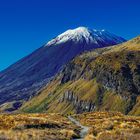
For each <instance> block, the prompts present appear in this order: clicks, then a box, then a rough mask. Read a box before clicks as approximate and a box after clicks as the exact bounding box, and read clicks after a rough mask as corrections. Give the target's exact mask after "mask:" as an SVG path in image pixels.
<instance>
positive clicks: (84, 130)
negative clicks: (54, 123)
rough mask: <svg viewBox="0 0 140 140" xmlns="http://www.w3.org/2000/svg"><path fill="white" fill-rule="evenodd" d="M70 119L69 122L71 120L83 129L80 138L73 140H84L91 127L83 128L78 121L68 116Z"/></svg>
mask: <svg viewBox="0 0 140 140" xmlns="http://www.w3.org/2000/svg"><path fill="white" fill-rule="evenodd" d="M68 118H69V120H70V121H71V122H73V123H74V124H75V125H77V126H79V127H81V131H80V138H76V139H73V140H84V138H85V136H86V135H87V133H88V130H89V127H86V126H83V125H82V124H81V123H80V122H79V121H77V120H76V119H74V118H73V117H71V116H68Z"/></svg>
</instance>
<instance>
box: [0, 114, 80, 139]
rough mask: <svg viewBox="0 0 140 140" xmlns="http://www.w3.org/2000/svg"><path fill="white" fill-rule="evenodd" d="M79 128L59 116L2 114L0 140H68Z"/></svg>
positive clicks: (75, 135)
mask: <svg viewBox="0 0 140 140" xmlns="http://www.w3.org/2000/svg"><path fill="white" fill-rule="evenodd" d="M78 130H79V128H78V127H77V126H75V125H74V124H72V123H71V122H70V121H69V120H68V119H67V118H66V117H63V116H61V115H59V114H15V115H10V114H2V115H0V139H2V140H56V139H57V140H64V139H65V140H70V139H72V138H73V137H78Z"/></svg>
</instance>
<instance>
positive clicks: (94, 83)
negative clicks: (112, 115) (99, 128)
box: [20, 37, 140, 115]
mask: <svg viewBox="0 0 140 140" xmlns="http://www.w3.org/2000/svg"><path fill="white" fill-rule="evenodd" d="M139 95H140V37H137V38H135V39H133V40H130V41H128V42H126V43H123V44H120V45H116V46H113V47H108V48H103V49H97V50H95V51H92V52H88V53H84V54H82V55H80V56H78V57H76V58H74V59H73V60H72V61H71V62H70V63H68V64H67V65H66V66H65V67H64V69H63V70H62V71H61V72H60V73H59V74H58V75H57V76H56V77H55V78H54V79H53V80H52V81H51V82H50V84H48V85H47V86H46V88H45V89H43V90H42V91H41V92H40V94H39V95H38V96H35V97H34V98H32V99H31V100H29V101H28V102H25V103H24V104H23V106H22V107H21V108H20V111H24V112H59V113H62V114H74V113H82V112H89V111H99V110H106V111H120V112H122V113H124V114H133V115H140V111H139V107H140V100H139Z"/></svg>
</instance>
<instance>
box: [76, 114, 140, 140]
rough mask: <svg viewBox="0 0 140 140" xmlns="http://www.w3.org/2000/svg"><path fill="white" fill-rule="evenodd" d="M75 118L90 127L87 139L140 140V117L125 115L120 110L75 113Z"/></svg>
mask: <svg viewBox="0 0 140 140" xmlns="http://www.w3.org/2000/svg"><path fill="white" fill-rule="evenodd" d="M75 118H76V119H78V120H79V121H80V122H81V123H82V124H83V125H87V126H89V127H90V131H89V134H88V136H87V137H86V140H94V139H95V140H139V138H140V117H135V116H125V115H123V114H121V113H119V112H91V113H83V114H81V115H80V114H79V115H75ZM89 136H90V137H89Z"/></svg>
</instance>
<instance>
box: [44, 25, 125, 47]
mask: <svg viewBox="0 0 140 140" xmlns="http://www.w3.org/2000/svg"><path fill="white" fill-rule="evenodd" d="M67 41H73V42H75V43H77V42H85V43H87V44H89V43H92V44H98V43H99V42H108V41H110V42H112V43H114V44H115V43H121V42H123V41H125V40H124V39H123V38H121V37H118V36H116V35H114V34H111V33H109V32H107V31H105V30H95V29H94V30H92V29H89V28H86V27H78V28H76V29H70V30H67V31H66V32H64V33H62V34H60V35H59V36H57V37H56V38H55V39H53V40H51V41H49V42H48V43H47V44H46V46H50V45H58V44H61V43H65V42H67Z"/></svg>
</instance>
